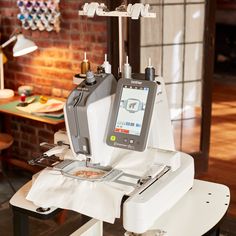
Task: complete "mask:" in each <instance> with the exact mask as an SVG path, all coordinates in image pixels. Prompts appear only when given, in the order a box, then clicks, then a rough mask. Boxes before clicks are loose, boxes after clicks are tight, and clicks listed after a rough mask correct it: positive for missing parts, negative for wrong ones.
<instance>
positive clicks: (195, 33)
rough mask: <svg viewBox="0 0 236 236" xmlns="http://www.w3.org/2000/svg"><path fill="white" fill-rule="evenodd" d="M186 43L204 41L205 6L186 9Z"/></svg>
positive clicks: (199, 5)
mask: <svg viewBox="0 0 236 236" xmlns="http://www.w3.org/2000/svg"><path fill="white" fill-rule="evenodd" d="M186 10H187V14H186V42H188V43H189V42H196V41H203V33H204V16H205V4H204V3H203V4H192V5H187V7H186Z"/></svg>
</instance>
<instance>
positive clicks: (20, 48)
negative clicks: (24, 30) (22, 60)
mask: <svg viewBox="0 0 236 236" xmlns="http://www.w3.org/2000/svg"><path fill="white" fill-rule="evenodd" d="M16 37H17V41H16V44H15V45H14V47H13V56H14V57H19V56H23V55H26V54H28V53H30V52H33V51H35V50H36V49H38V47H37V46H36V45H35V43H34V42H33V41H31V40H29V39H27V38H25V37H24V35H23V34H18V35H17V36H16Z"/></svg>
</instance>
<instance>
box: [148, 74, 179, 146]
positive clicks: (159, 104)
mask: <svg viewBox="0 0 236 236" xmlns="http://www.w3.org/2000/svg"><path fill="white" fill-rule="evenodd" d="M155 79H156V80H157V81H159V82H160V83H161V84H160V85H158V91H157V95H156V100H155V104H154V110H153V115H152V120H151V126H150V132H149V136H148V147H154V148H160V149H165V150H175V144H174V135H173V130H172V125H171V120H170V112H169V107H168V102H167V95H166V89H165V84H164V80H163V78H162V77H157V78H155Z"/></svg>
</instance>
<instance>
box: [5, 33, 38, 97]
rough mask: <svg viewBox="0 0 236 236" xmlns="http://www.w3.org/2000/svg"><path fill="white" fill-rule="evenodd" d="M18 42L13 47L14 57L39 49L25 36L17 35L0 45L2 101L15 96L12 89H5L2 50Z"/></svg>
mask: <svg viewBox="0 0 236 236" xmlns="http://www.w3.org/2000/svg"><path fill="white" fill-rule="evenodd" d="M15 40H16V44H15V45H14V47H13V56H14V57H19V56H23V55H25V54H27V53H30V52H33V51H35V50H36V49H37V48H38V47H37V46H36V45H35V43H34V42H33V41H31V40H29V39H26V38H25V37H24V35H23V34H21V33H20V34H15V35H13V36H12V37H11V38H10V39H9V40H7V41H6V42H5V43H3V44H2V45H0V99H3V98H10V97H13V96H14V91H13V90H11V89H4V73H3V63H4V60H3V58H4V54H3V52H2V49H3V48H5V47H6V46H7V45H9V44H10V43H12V42H14V41H15Z"/></svg>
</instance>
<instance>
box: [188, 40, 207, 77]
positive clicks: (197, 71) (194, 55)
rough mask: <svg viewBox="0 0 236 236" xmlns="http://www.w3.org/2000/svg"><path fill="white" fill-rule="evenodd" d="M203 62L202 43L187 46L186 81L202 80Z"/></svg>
mask: <svg viewBox="0 0 236 236" xmlns="http://www.w3.org/2000/svg"><path fill="white" fill-rule="evenodd" d="M202 60H203V45H202V43H195V44H187V45H186V46H185V67H184V68H185V71H184V80H185V81H189V80H197V79H202Z"/></svg>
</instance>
